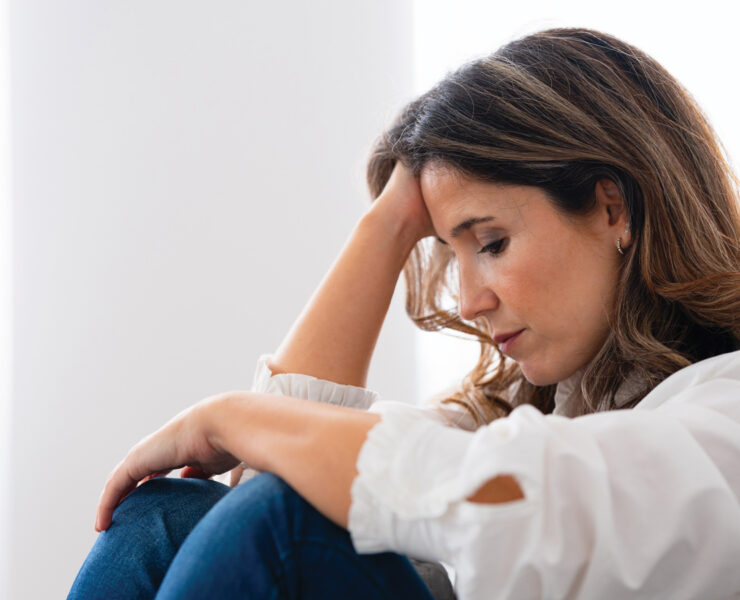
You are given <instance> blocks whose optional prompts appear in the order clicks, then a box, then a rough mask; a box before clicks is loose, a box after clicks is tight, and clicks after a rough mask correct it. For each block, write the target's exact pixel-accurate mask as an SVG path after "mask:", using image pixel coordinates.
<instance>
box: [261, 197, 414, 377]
mask: <svg viewBox="0 0 740 600" xmlns="http://www.w3.org/2000/svg"><path fill="white" fill-rule="evenodd" d="M377 202H380V199H379V200H378V201H377ZM385 208H386V207H385V206H381V205H380V204H378V205H376V206H373V209H371V210H370V211H369V212H368V213H367V214H366V215H365V216H364V217H363V218H362V219H361V220H360V222H359V223H358V224H357V226H356V227H355V229H354V230H353V232H352V234H351V237H350V239H349V240H348V242H347V244H346V245H345V247H344V249H343V251H342V253H341V254H340V256H339V257H338V258H337V260H336V261H335V263H334V264H333V265H332V267H331V269H330V271H329V273H328V274H327V275H326V277H325V278H324V280H323V281H322V282H321V284H320V286H319V288H318V289H317V290H316V292H315V294H314V296H313V297H312V298H311V300H310V301H309V303H308V305H307V306H306V308H305V309H304V311H303V313H302V314H301V315H300V317H299V318H298V320H297V321H296V323H295V324H294V325H293V327H292V328H291V330H290V332H289V333H288V335H287V336H286V338H285V340H284V341H283V343H282V344H281V345H280V347H279V348H278V350H277V351H276V352H275V354H274V355H273V358H272V361H271V363H270V368H271V369H272V370H273V372H274V373H282V372H288V373H303V374H305V375H312V376H314V377H317V378H319V379H326V380H329V381H335V382H337V383H343V384H349V385H357V386H361V387H364V386H365V384H366V380H367V372H368V369H369V365H370V359H371V357H372V353H373V350H374V349H375V344H376V342H377V339H378V335H379V333H380V329H381V327H382V324H383V320H384V319H385V315H386V313H387V311H388V306H389V304H390V301H391V298H392V296H393V292H394V289H395V287H396V282H397V281H398V277H399V275H400V273H401V271H402V269H403V265H404V263H405V262H406V259H407V258H408V255H409V253H410V252H411V250H412V248H413V247H414V244H415V243H416V241H417V240H418V239H419V235H418V233H417V232H415V231H414V230H413V227H412V226H411V225H409V224H406V223H405V222H404V221H403V220H401V219H399V218H398V217H397V216H396V215H395V214H393V211H392V210H385Z"/></svg>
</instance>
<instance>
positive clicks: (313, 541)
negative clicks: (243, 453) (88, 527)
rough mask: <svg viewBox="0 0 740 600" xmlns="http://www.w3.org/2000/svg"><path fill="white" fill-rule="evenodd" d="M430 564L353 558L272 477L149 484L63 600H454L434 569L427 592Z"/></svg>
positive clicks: (102, 539)
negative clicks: (231, 481) (236, 482)
mask: <svg viewBox="0 0 740 600" xmlns="http://www.w3.org/2000/svg"><path fill="white" fill-rule="evenodd" d="M432 565H434V563H418V562H417V563H416V564H415V565H412V563H411V562H410V561H409V559H408V558H407V557H405V556H402V555H399V554H395V553H392V552H384V553H378V554H362V555H360V554H357V553H356V552H355V550H354V548H353V546H352V542H351V539H350V536H349V533H348V532H347V531H346V530H345V529H343V528H342V527H339V526H338V525H336V524H334V523H333V522H331V521H330V520H329V519H327V518H326V517H324V516H323V515H322V514H321V513H319V512H318V511H317V510H316V509H315V508H313V507H312V506H311V505H310V504H309V503H308V502H306V501H305V500H304V499H303V498H302V497H301V496H300V495H299V494H298V493H297V492H296V491H295V490H293V489H292V488H291V487H290V486H289V485H288V484H287V483H285V481H283V480H282V479H281V478H280V477H278V476H276V475H273V474H271V473H262V474H260V475H258V476H256V477H254V478H252V479H250V480H249V481H247V482H245V483H242V484H241V485H238V486H237V487H235V488H233V489H231V488H229V487H228V486H226V485H223V484H221V483H218V482H216V481H210V480H201V479H176V478H157V479H151V480H149V481H147V482H145V483H144V484H142V485H140V486H139V487H138V488H136V489H135V490H134V491H132V492H131V493H130V494H129V495H128V496H127V497H126V499H125V500H124V501H123V502H122V503H121V504H120V505H119V506H118V507H117V508H116V510H115V512H114V515H113V524H112V525H111V526H110V527H109V528H108V530H106V531H103V532H101V533H100V535H99V536H98V538H97V540H96V542H95V544H94V545H93V548H92V550H91V551H90V554H89V555H88V556H87V559H86V560H85V562H84V564H83V565H82V568H81V569H80V572H79V573H78V575H77V578H76V579H75V581H74V583H73V585H72V589H71V591H70V593H69V596H68V600H76V599H80V598H84V599H86V600H91V599H96V598H101V599H106V600H115V599H118V598H120V599H124V598H125V599H130V598H155V597H156V598H157V599H158V600H171V599H175V598H176V599H178V600H182V599H186V598H197V599H199V600H208V599H209V598H214V599H216V598H218V599H219V600H228V599H230V598H255V599H273V598H301V599H305V600H310V599H313V598H322V599H331V598H353V599H357V600H363V599H368V600H369V599H380V598H383V599H392V598H403V599H404V600H415V599H419V600H442V598H445V599H447V598H454V593H453V592H452V588H451V586H450V585H449V580H447V579H446V576H445V577H443V578H442V577H441V576H440V571H441V572H442V574H443V573H444V570H443V569H442V567H441V566H439V565H434V566H436V567H437V569H438V570H437V572H436V574H435V575H434V579H435V581H434V583H433V584H432V585H433V587H435V588H438V589H435V591H434V595H433V594H432V592H430V589H429V588H428V587H427V585H425V583H424V580H422V577H421V576H420V573H422V568H421V567H426V569H425V570H426V572H428V573H432V572H433V571H434V569H433V568H431V567H432ZM415 567H416V568H415ZM440 594H441V595H440Z"/></svg>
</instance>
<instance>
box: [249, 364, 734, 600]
mask: <svg viewBox="0 0 740 600" xmlns="http://www.w3.org/2000/svg"><path fill="white" fill-rule="evenodd" d="M268 359H269V356H267V355H265V356H263V357H261V359H260V362H259V364H258V367H257V372H256V374H255V380H254V385H253V390H254V391H259V392H265V393H273V394H282V395H291V396H296V397H301V398H309V399H313V400H317V401H320V402H329V403H332V404H339V405H344V406H353V407H357V408H367V409H368V410H369V411H370V412H374V413H378V414H380V415H381V421H380V422H379V423H378V424H376V425H375V426H374V427H373V428H372V429H371V430H370V432H369V434H368V437H367V440H366V441H365V444H364V445H363V446H362V449H361V451H360V454H359V456H358V460H357V469H358V473H359V474H358V476H357V477H356V478H355V481H354V482H353V485H352V489H351V494H352V504H351V506H350V512H349V524H348V530H349V533H350V536H351V538H352V543H353V545H354V547H355V549H356V551H357V552H359V553H374V552H386V551H393V552H398V553H400V554H405V555H408V556H413V557H415V558H418V559H422V560H430V561H439V562H442V563H443V564H445V565H449V566H451V567H452V568H453V569H454V573H455V575H456V577H455V592H456V594H457V597H458V599H459V600H479V599H480V600H483V599H487V600H491V599H504V598H506V599H516V600H528V599H539V598H547V599H558V598H568V599H579V600H580V599H584V600H585V599H588V600H594V599H607V600H611V599H621V598H630V599H638V598H644V599H650V600H659V599H666V600H667V599H670V600H681V599H699V598H701V599H703V600H714V599H726V598H740V562H738V560H740V559H739V558H738V557H740V503H739V499H740V351H737V352H731V353H727V354H722V355H719V356H715V357H712V358H709V359H707V360H704V361H701V362H698V363H695V364H693V365H691V366H689V367H687V368H685V369H682V370H680V371H678V372H676V373H674V374H673V375H671V376H670V377H668V378H667V379H666V380H665V381H663V382H662V383H661V384H660V385H658V386H657V387H656V388H655V389H653V390H652V392H650V394H648V395H647V396H646V397H645V398H644V399H643V400H642V401H641V402H640V403H639V404H638V405H637V406H636V407H635V408H634V409H632V410H612V411H608V412H600V413H593V414H587V415H582V416H571V415H570V414H569V411H572V410H573V408H574V407H575V406H577V397H576V395H577V394H580V386H579V385H578V384H579V383H580V379H581V377H582V375H583V371H584V369H581V370H580V371H579V372H577V373H575V374H574V375H573V376H571V377H569V378H568V379H567V380H565V381H563V382H561V383H559V384H558V387H557V390H556V395H555V403H556V408H555V411H554V412H553V414H550V415H544V414H542V413H541V412H540V411H539V410H538V409H536V408H535V407H534V406H531V405H522V406H517V407H516V408H515V409H514V410H513V411H512V413H511V414H510V415H509V416H508V417H506V418H502V419H498V420H496V421H493V422H492V423H490V424H488V425H485V426H483V427H479V428H477V429H475V426H474V425H473V423H472V419H470V418H469V417H468V416H467V413H464V412H462V411H461V410H460V409H455V408H451V407H449V406H444V405H439V406H436V407H435V406H425V407H424V406H415V405H410V404H407V403H402V402H394V401H380V400H378V399H377V394H376V393H374V392H372V391H370V390H366V389H364V388H359V387H354V386H347V385H339V384H335V383H332V382H328V381H323V380H319V379H316V378H314V377H309V376H306V375H298V374H279V375H274V376H273V375H272V374H271V372H270V370H269V368H268V367H267V361H268ZM634 384H635V382H631V381H627V382H625V384H624V385H623V386H622V388H620V390H619V391H618V393H617V403H618V405H620V401H621V402H623V401H624V400H626V399H627V398H628V397H629V395H630V394H629V392H631V391H632V390H631V386H632V385H634ZM620 399H621V400H620ZM503 474H508V475H513V476H514V477H515V478H516V480H517V481H518V482H519V485H520V487H521V488H522V491H523V492H524V495H525V498H524V499H522V500H516V501H513V502H506V503H501V504H482V503H473V502H469V501H467V500H466V498H467V497H469V496H471V495H472V494H474V493H475V492H476V491H477V490H478V489H479V488H480V487H481V486H482V485H483V484H485V483H486V482H487V481H488V480H490V479H492V478H494V477H496V476H498V475H503ZM248 477H249V475H248V474H245V475H244V476H243V479H242V480H244V479H246V478H248Z"/></svg>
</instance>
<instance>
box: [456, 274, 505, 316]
mask: <svg viewBox="0 0 740 600" xmlns="http://www.w3.org/2000/svg"><path fill="white" fill-rule="evenodd" d="M458 273H459V286H460V305H459V306H458V312H459V313H460V316H461V317H462V318H463V319H465V320H466V321H472V320H474V319H476V318H477V317H479V316H481V314H482V313H484V312H487V311H490V310H493V309H495V308H496V307H497V306H498V304H499V298H498V296H497V295H496V293H495V292H494V291H493V289H492V288H491V286H490V282H488V281H486V278H485V277H484V276H483V274H482V273H480V272H479V270H478V269H476V268H475V267H474V266H472V265H463V264H462V263H458Z"/></svg>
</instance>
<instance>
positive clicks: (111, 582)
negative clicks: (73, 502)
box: [67, 477, 231, 600]
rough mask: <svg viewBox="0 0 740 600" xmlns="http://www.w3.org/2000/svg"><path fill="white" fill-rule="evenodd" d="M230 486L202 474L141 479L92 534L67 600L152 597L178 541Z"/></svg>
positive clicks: (175, 551) (178, 545) (181, 539)
mask: <svg viewBox="0 0 740 600" xmlns="http://www.w3.org/2000/svg"><path fill="white" fill-rule="evenodd" d="M230 490H231V488H230V487H229V486H227V485H224V484H222V483H218V482H217V481H209V480H204V479H177V478H167V477H162V478H156V479H150V480H149V481H146V482H145V483H143V484H141V485H140V486H139V487H137V488H136V489H135V490H133V491H132V492H131V493H130V494H129V495H128V496H126V498H125V499H124V501H123V502H121V504H120V505H119V506H118V507H117V508H116V510H115V512H114V513H113V523H112V524H111V526H110V527H109V528H108V529H107V530H106V531H102V532H101V533H100V535H98V538H97V540H96V541H95V544H94V545H93V547H92V550H91V551H90V554H88V556H87V559H86V560H85V562H84V564H83V565H82V568H81V569H80V572H79V573H78V574H77V578H76V579H75V581H74V583H73V584H72V589H71V590H70V593H69V596H68V597H67V598H68V600H71V599H75V600H76V599H78V598H80V599H81V598H84V599H86V600H93V599H97V598H100V599H106V600H113V599H118V598H121V599H123V598H126V599H129V598H154V595H155V594H156V592H157V588H158V587H159V585H160V583H161V581H162V578H163V577H164V574H165V573H166V571H167V568H168V567H169V565H170V563H171V562H172V559H173V558H174V556H175V554H176V553H177V550H178V548H179V547H180V545H181V544H182V543H183V541H184V540H185V538H186V537H187V536H188V534H189V533H190V532H191V531H192V529H193V527H195V525H196V524H197V523H198V521H199V520H200V519H201V518H203V516H204V515H205V514H206V513H207V512H208V511H209V510H210V508H211V507H212V506H213V505H214V504H216V503H217V502H218V501H219V500H220V499H221V498H223V497H224V496H225V495H226V494H227V493H228V492H229V491H230Z"/></svg>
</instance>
